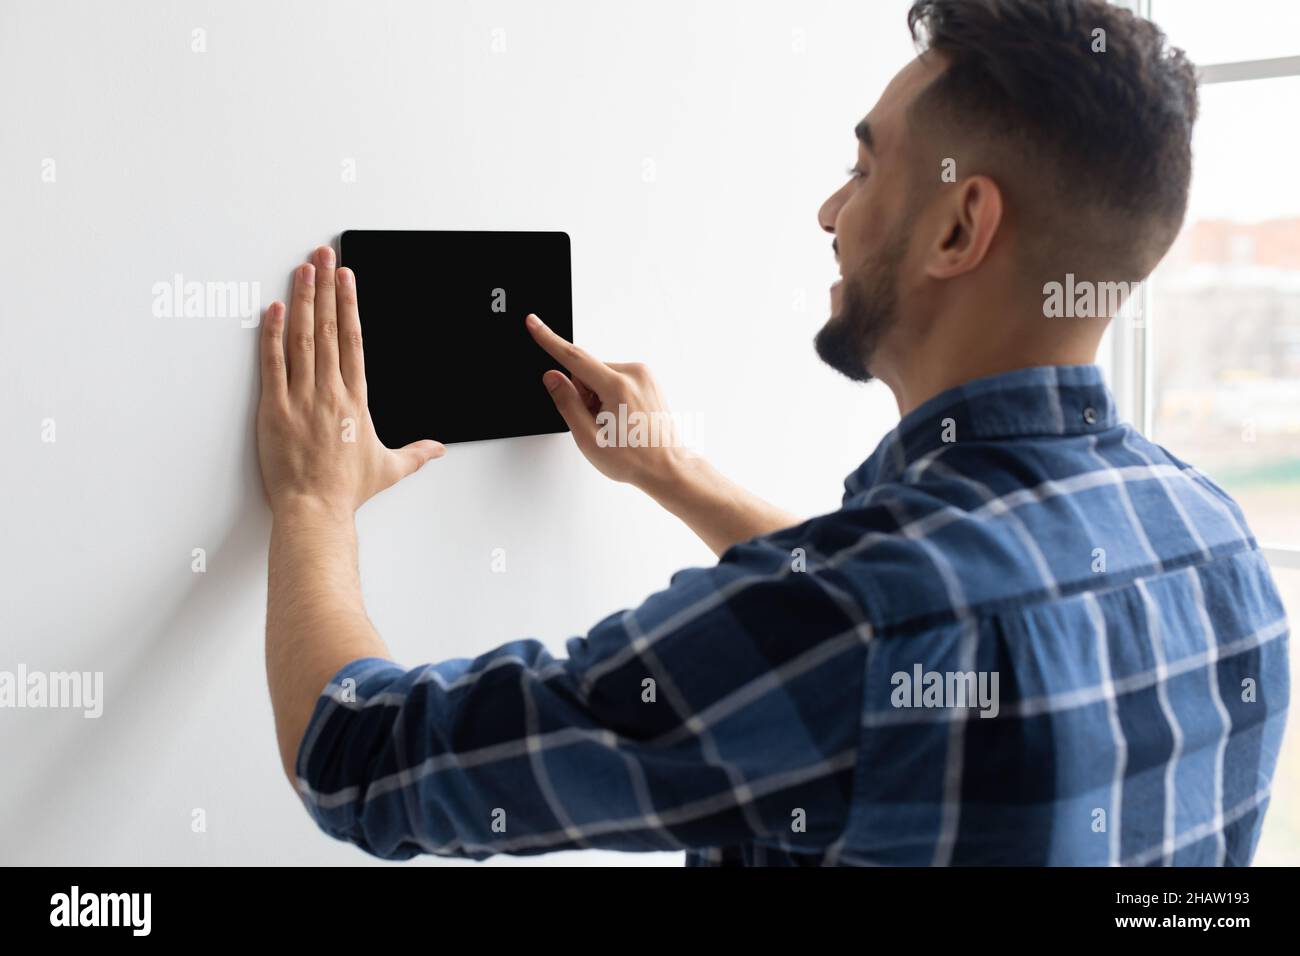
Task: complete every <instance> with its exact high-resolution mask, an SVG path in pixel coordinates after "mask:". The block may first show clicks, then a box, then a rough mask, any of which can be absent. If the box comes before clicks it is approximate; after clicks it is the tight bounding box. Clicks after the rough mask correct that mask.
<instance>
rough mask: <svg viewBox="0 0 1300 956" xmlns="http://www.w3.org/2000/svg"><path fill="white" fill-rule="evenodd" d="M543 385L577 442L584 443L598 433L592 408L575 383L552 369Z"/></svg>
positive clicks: (544, 376)
mask: <svg viewBox="0 0 1300 956" xmlns="http://www.w3.org/2000/svg"><path fill="white" fill-rule="evenodd" d="M542 384H543V385H545V386H546V390H547V391H548V392H550V394H551V401H553V402H555V409H556V411H558V412H559V413H560V417H561V418H563V419H564V421H565V424H567V425H568V426H569V430H570V431H572V432H573V437H574V439H575V440H577V441H580V442H584V441H586V440H587V439H588V438H589V437H590V436H591V435H593V434H595V431H596V420H595V417H594V416H593V414H592V411H591V408H590V407H589V406H588V404H587V403H586V402H584V401H583V399H582V396H581V395H579V394H578V390H577V389H576V388H575V387H574V385H573V382H571V381H569V379H568V378H567V377H566V376H565V375H564V374H563V373H561V372H557V371H555V369H551V370H550V371H549V372H547V373H546V374H545V375H543V376H542Z"/></svg>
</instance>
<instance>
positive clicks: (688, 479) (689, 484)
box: [636, 448, 709, 511]
mask: <svg viewBox="0 0 1300 956" xmlns="http://www.w3.org/2000/svg"><path fill="white" fill-rule="evenodd" d="M668 451H669V454H667V455H666V456H664V459H663V460H662V461H661V462H659V463H658V465H657V467H656V468H655V469H654V472H653V473H651V474H649V475H646V476H645V477H644V478H642V479H641V480H639V481H637V482H636V486H637V487H638V488H639V489H640V490H641V491H643V492H645V493H646V494H647V495H649V496H650V497H651V498H653V499H655V501H657V502H659V504H661V505H663V506H664V507H665V508H668V510H670V511H672V510H674V506H675V505H679V504H680V503H681V502H682V500H683V499H685V498H689V497H690V496H691V493H692V489H693V488H695V487H697V486H698V485H699V483H700V481H701V479H702V478H704V477H705V476H706V474H707V472H708V470H709V463H708V462H707V461H705V460H704V459H703V458H701V457H699V456H698V455H695V454H693V453H691V452H689V451H687V450H686V449H685V448H671V449H668Z"/></svg>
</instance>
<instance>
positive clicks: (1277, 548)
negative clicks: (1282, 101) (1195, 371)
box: [1104, 0, 1300, 569]
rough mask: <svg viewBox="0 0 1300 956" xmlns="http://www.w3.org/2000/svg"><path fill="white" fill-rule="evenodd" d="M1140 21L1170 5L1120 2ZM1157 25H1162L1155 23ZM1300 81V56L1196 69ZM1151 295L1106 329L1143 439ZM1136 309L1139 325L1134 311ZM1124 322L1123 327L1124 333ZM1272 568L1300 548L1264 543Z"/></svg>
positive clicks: (1212, 75) (1124, 402) (1216, 76)
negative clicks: (1159, 7)
mask: <svg viewBox="0 0 1300 956" xmlns="http://www.w3.org/2000/svg"><path fill="white" fill-rule="evenodd" d="M1116 2H1117V4H1118V5H1119V6H1123V7H1127V8H1128V9H1130V10H1132V11H1133V12H1134V13H1136V14H1137V15H1138V16H1140V17H1144V18H1145V19H1148V20H1153V19H1154V17H1153V16H1152V13H1153V8H1158V6H1159V4H1160V3H1167V2H1169V0H1116ZM1155 22H1156V23H1159V21H1158V20H1157V21H1155ZM1292 76H1300V56H1282V57H1267V58H1261V59H1257V60H1237V61H1233V62H1229V63H1210V64H1206V65H1205V66H1199V67H1197V71H1196V77H1197V85H1198V86H1210V85H1214V84H1218V83H1238V82H1243V81H1248V80H1269V79H1279V78H1282V77H1292ZM1154 305H1155V303H1153V302H1152V298H1151V293H1150V290H1149V288H1148V284H1147V283H1146V282H1143V283H1142V284H1141V285H1140V286H1139V287H1138V293H1137V302H1135V303H1131V304H1130V305H1127V306H1126V307H1125V310H1124V311H1123V312H1121V314H1120V315H1118V316H1116V317H1115V319H1114V320H1112V322H1111V326H1110V328H1109V329H1107V332H1106V336H1107V338H1108V339H1109V340H1110V341H1109V347H1108V348H1107V349H1106V352H1105V353H1104V354H1106V355H1107V356H1108V358H1109V360H1110V373H1111V386H1112V390H1113V392H1114V393H1115V402H1116V405H1117V407H1118V411H1119V413H1120V415H1121V416H1123V417H1124V418H1126V419H1127V420H1128V421H1130V422H1132V423H1133V424H1134V425H1135V426H1136V427H1137V428H1138V429H1139V430H1140V431H1141V432H1142V434H1144V435H1150V434H1151V430H1152V424H1153V410H1152V379H1153V375H1152V368H1153V367H1154V362H1153V343H1152V336H1151V320H1152V318H1153V313H1152V308H1153V306H1154ZM1134 307H1136V310H1137V313H1136V314H1137V316H1139V317H1140V318H1139V319H1137V320H1136V321H1135V320H1134V318H1133V314H1134V313H1133V309H1134ZM1120 323H1124V328H1123V330H1122V331H1121V328H1120ZM1260 547H1261V549H1262V550H1263V552H1264V556H1265V558H1266V559H1267V560H1268V563H1269V564H1270V565H1272V566H1273V567H1275V568H1290V569H1300V546H1290V545H1283V544H1281V543H1275V542H1260Z"/></svg>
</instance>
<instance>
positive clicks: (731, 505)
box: [524, 313, 799, 557]
mask: <svg viewBox="0 0 1300 956" xmlns="http://www.w3.org/2000/svg"><path fill="white" fill-rule="evenodd" d="M524 324H525V325H526V326H527V327H528V331H529V332H531V333H532V336H533V338H534V339H536V341H537V344H538V345H540V346H541V347H542V348H543V349H545V350H546V352H547V354H548V355H550V356H551V358H553V359H555V360H556V361H557V362H559V363H560V364H561V365H563V366H564V367H565V368H566V369H568V370H569V375H568V376H567V377H566V376H565V375H564V374H563V373H562V372H557V371H555V370H554V369H552V370H551V371H549V372H547V373H546V374H545V375H543V376H542V382H543V384H545V386H546V390H547V391H548V392H550V393H551V399H552V400H553V401H554V402H555V407H556V408H557V409H558V410H559V412H560V414H561V415H562V416H563V417H564V420H565V422H567V423H568V425H569V429H570V430H571V431H572V432H573V440H574V441H575V442H577V444H578V448H579V449H581V451H582V453H583V454H584V455H586V456H587V460H588V461H590V462H591V463H592V464H593V465H595V466H596V468H597V470H598V471H600V472H601V474H603V475H607V476H608V477H610V478H613V479H614V480H615V481H625V482H628V483H629V484H632V485H635V486H636V487H637V488H640V489H641V490H642V491H644V492H645V493H646V494H648V495H650V497H652V498H654V499H655V500H656V501H657V502H659V504H661V505H663V507H664V508H666V509H667V510H668V511H670V512H672V513H673V514H675V515H677V517H679V518H681V519H682V521H684V522H686V524H687V526H688V527H690V529H691V530H692V531H694V532H695V533H696V534H698V535H699V536H700V538H701V539H702V540H703V541H704V543H705V544H707V545H708V546H709V547H710V548H712V549H713V552H714V554H717V555H718V556H719V557H721V555H722V553H723V552H724V551H726V550H727V548H729V547H731V546H732V545H733V544H737V543H739V542H741V541H747V540H748V539H750V538H753V537H755V536H757V535H760V534H766V533H768V532H771V531H776V530H779V529H781V528H788V527H790V526H791V525H794V524H797V523H798V522H799V519H798V518H796V517H795V516H794V515H791V514H789V513H787V512H785V511H782V510H780V509H779V508H775V507H773V506H772V505H770V504H768V503H767V502H766V501H764V500H763V499H762V498H759V497H758V496H757V495H754V494H751V493H750V492H748V491H746V490H745V489H744V488H741V487H740V486H739V485H737V484H736V483H734V482H732V481H731V480H730V479H728V478H725V477H724V476H723V475H721V474H719V473H718V472H717V471H715V470H714V469H713V467H712V466H711V465H709V463H708V462H706V461H704V460H703V459H702V458H698V457H696V456H695V455H693V454H691V453H690V452H689V451H688V450H687V449H685V448H683V447H682V446H681V445H680V444H678V435H677V432H676V430H675V429H674V428H673V423H672V419H671V417H670V415H669V412H668V409H667V407H666V406H665V404H664V400H663V397H662V396H661V395H660V394H659V388H658V386H656V385H655V381H654V378H653V377H652V376H651V375H650V371H649V369H647V368H646V367H645V366H644V365H641V364H640V363H638V362H632V363H628V364H615V363H609V364H607V363H605V362H602V361H600V360H599V359H596V358H593V357H592V356H590V355H588V354H587V353H586V352H585V351H583V350H582V349H580V348H578V346H576V345H574V344H573V343H572V342H569V341H567V340H566V339H563V338H561V337H560V336H558V335H556V334H555V333H554V332H552V331H551V330H550V329H549V328H547V327H546V325H544V324H543V323H542V321H541V319H539V318H538V317H537V316H536V315H533V314H531V313H530V314H529V315H528V316H527V318H526V319H525V321H524ZM620 405H623V406H626V409H627V410H626V412H625V413H624V415H620V414H619V406H620ZM602 412H609V413H610V414H611V415H613V416H614V419H613V420H614V422H615V423H617V422H619V421H621V420H626V421H627V422H628V423H629V427H628V431H631V427H630V425H631V422H632V421H633V420H634V418H633V413H634V412H639V413H641V414H642V415H644V416H645V418H644V419H643V421H644V423H645V429H646V432H645V433H646V435H647V436H649V435H651V434H653V432H652V431H651V427H652V423H653V422H654V421H655V419H656V418H658V426H657V427H658V441H657V442H655V443H653V444H643V443H638V444H636V445H632V444H629V443H626V442H623V441H620V440H618V439H620V438H621V437H623V436H620V435H619V434H618V428H617V425H616V427H615V428H614V429H613V435H612V436H610V437H613V438H614V439H615V440H614V441H612V442H607V441H602V440H601V437H602V436H601V432H602V429H601V425H600V423H599V422H597V420H596V416H598V415H600V414H601V413H602ZM609 431H610V430H609V429H608V428H606V429H605V434H606V436H609Z"/></svg>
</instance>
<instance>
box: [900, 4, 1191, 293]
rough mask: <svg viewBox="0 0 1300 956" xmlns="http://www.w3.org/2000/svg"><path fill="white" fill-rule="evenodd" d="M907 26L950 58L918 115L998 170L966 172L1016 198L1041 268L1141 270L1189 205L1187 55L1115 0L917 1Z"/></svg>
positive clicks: (1164, 245) (1139, 273) (924, 44)
mask: <svg viewBox="0 0 1300 956" xmlns="http://www.w3.org/2000/svg"><path fill="white" fill-rule="evenodd" d="M907 22H908V27H909V28H910V29H911V32H912V37H913V39H914V40H915V41H916V42H917V44H918V46H919V47H920V48H922V49H923V50H934V51H937V52H938V53H939V54H941V55H942V57H943V58H944V60H945V61H946V64H947V66H946V69H945V70H944V72H943V73H942V75H940V76H939V77H938V78H937V79H935V80H934V81H933V82H932V83H931V84H930V85H929V86H928V87H927V88H926V89H925V90H924V91H923V92H922V93H921V94H920V96H919V97H918V98H917V100H916V101H915V102H914V103H913V105H912V116H913V119H914V120H915V121H917V122H918V123H920V124H922V125H926V126H928V128H929V130H930V131H932V136H933V137H936V138H937V141H938V142H942V143H946V142H948V141H949V140H950V139H955V140H956V141H957V142H959V143H961V142H977V143H978V144H979V145H978V146H976V147H975V153H976V154H978V155H980V156H982V157H988V158H989V162H990V165H991V166H992V167H993V168H992V169H991V170H978V169H977V170H971V169H969V168H967V170H965V171H963V170H961V168H960V160H958V162H959V167H958V172H959V174H963V175H964V174H965V173H968V172H989V173H990V175H993V176H994V177H995V179H996V181H998V185H999V186H1000V187H1003V188H1004V190H1006V191H1007V192H1009V194H1010V197H1011V198H1010V199H1009V201H1008V206H1009V207H1012V206H1014V207H1016V208H1013V209H1012V212H1013V214H1014V215H1016V216H1017V217H1018V219H1019V221H1020V223H1021V225H1022V228H1023V229H1025V230H1026V233H1027V235H1026V242H1027V243H1029V244H1034V245H1036V246H1037V250H1038V251H1036V252H1034V253H1033V256H1034V258H1035V259H1036V260H1037V261H1038V263H1039V267H1041V268H1054V267H1056V266H1058V265H1068V264H1070V263H1072V262H1074V261H1076V260H1078V259H1082V260H1085V263H1086V266H1094V267H1095V268H1096V269H1097V270H1098V271H1100V272H1107V273H1127V275H1128V277H1131V278H1145V277H1146V275H1147V274H1148V273H1149V272H1150V271H1151V269H1153V268H1154V267H1155V265H1156V263H1157V262H1159V260H1160V258H1161V257H1162V256H1163V255H1164V254H1165V252H1166V251H1167V250H1168V249H1169V246H1170V245H1171V244H1172V243H1173V240H1174V238H1175V237H1176V236H1177V234H1178V230H1179V228H1180V227H1181V226H1182V222H1183V217H1184V215H1185V213H1186V210H1187V192H1188V186H1189V184H1190V181H1191V170H1192V150H1191V138H1192V126H1193V124H1194V123H1195V121H1196V113H1197V97H1196V71H1195V68H1194V67H1193V66H1192V64H1191V62H1190V61H1188V59H1187V57H1186V56H1185V55H1184V53H1183V51H1182V50H1179V49H1177V48H1174V47H1169V46H1167V45H1166V42H1165V36H1164V34H1163V33H1162V32H1161V31H1160V29H1159V28H1158V27H1157V26H1155V24H1153V23H1151V22H1150V21H1147V20H1143V19H1142V18H1140V17H1137V16H1134V15H1133V14H1132V13H1130V12H1129V11H1128V10H1125V9H1123V8H1121V7H1118V6H1115V5H1113V4H1111V3H1107V2H1106V0H916V2H914V3H913V4H912V7H911V9H910V10H909V11H908V15H907ZM1103 44H1104V50H1103V49H1102V45H1103ZM922 55H923V56H924V53H923V54H922ZM957 155H960V153H958V154H957ZM999 173H1000V174H1001V175H999ZM1049 262H1050V263H1052V264H1051V265H1048V263H1049ZM1086 266H1085V267H1086ZM1076 271H1077V270H1076Z"/></svg>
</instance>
